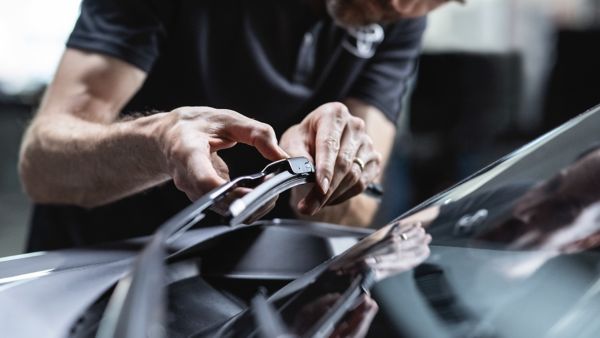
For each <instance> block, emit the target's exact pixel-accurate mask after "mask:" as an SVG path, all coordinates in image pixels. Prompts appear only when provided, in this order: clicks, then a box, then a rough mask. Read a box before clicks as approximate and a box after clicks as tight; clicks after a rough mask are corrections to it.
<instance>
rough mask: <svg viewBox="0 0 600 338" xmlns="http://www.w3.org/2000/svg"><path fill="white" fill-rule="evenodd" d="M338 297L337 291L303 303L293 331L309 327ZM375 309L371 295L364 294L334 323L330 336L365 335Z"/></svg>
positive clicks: (375, 311) (356, 336)
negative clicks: (351, 308)
mask: <svg viewBox="0 0 600 338" xmlns="http://www.w3.org/2000/svg"><path fill="white" fill-rule="evenodd" d="M340 297H341V294H339V293H329V294H326V295H323V296H321V297H319V298H318V299H316V300H315V301H313V302H311V303H309V304H307V305H305V306H304V307H303V308H302V309H301V310H300V311H299V312H298V314H297V315H296V319H295V320H294V331H295V332H304V331H305V330H306V328H308V327H311V326H312V325H313V324H314V323H315V322H317V321H318V320H319V318H321V317H322V316H323V315H324V314H325V313H326V312H327V311H329V310H330V309H331V307H333V306H334V304H335V303H336V302H337V301H338V300H339V299H340ZM377 310H378V307H377V303H375V301H374V300H373V299H372V298H371V297H369V296H366V295H365V296H363V297H361V298H360V300H359V302H358V305H357V306H356V307H355V308H354V309H353V310H351V311H350V312H348V314H347V315H346V316H345V317H344V318H343V319H342V320H341V321H340V322H339V323H338V324H337V325H336V327H335V329H334V330H333V332H332V333H331V335H330V337H353V338H359V337H364V336H366V335H367V332H368V331H369V327H370V326H371V322H372V321H373V318H374V317H375V314H376V313H377Z"/></svg>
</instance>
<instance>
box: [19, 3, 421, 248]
mask: <svg viewBox="0 0 600 338" xmlns="http://www.w3.org/2000/svg"><path fill="white" fill-rule="evenodd" d="M308 2H309V1H307V0H84V1H83V3H82V6H81V15H80V17H79V20H78V21H77V24H76V26H75V28H74V30H73V32H72V34H71V36H70V38H69V40H68V42H67V46H68V47H69V48H75V49H80V50H85V51H91V52H97V53H101V54H106V55H110V56H113V57H116V58H119V59H121V60H123V61H125V62H128V63H130V64H132V65H134V66H136V67H138V68H140V69H142V70H144V71H145V72H147V73H148V78H147V80H146V81H145V83H144V85H143V87H142V88H141V89H140V91H139V92H138V93H137V94H136V95H135V96H134V98H133V99H132V100H131V101H130V102H129V103H128V104H127V106H126V107H125V109H124V110H123V114H130V113H132V112H136V113H139V112H149V111H170V110H172V109H174V108H177V107H180V106H210V107H215V108H228V109H233V110H236V111H238V112H240V113H242V114H244V115H247V116H250V117H252V118H255V119H257V120H260V121H262V122H265V123H268V124H270V125H272V126H273V127H274V128H275V130H276V132H277V133H278V134H279V135H281V134H282V133H283V132H284V131H285V130H286V129H287V128H288V127H290V126H291V125H293V124H295V123H298V122H299V121H300V120H301V119H302V118H303V117H304V116H305V115H306V114H307V113H308V112H310V111H311V110H312V109H314V108H316V107H317V106H319V105H320V104H323V103H325V102H330V101H336V100H343V99H345V98H347V97H355V98H358V99H361V100H363V101H366V102H367V103H370V104H372V105H374V106H375V107H377V108H379V109H380V110H381V111H383V112H384V113H385V114H386V115H387V116H388V117H389V118H390V119H391V120H394V121H395V120H396V117H397V114H398V112H399V111H400V104H401V101H402V96H403V94H404V93H405V91H406V86H405V83H406V81H407V79H408V78H409V77H410V76H411V75H412V74H413V73H414V70H415V64H416V59H417V57H418V53H419V47H420V40H421V35H422V33H423V30H424V28H425V19H424V18H417V19H406V20H402V21H399V22H397V23H395V24H391V25H387V26H385V27H383V28H384V33H385V37H384V39H383V41H382V42H381V43H380V44H378V45H377V44H375V45H374V46H375V47H374V48H375V49H374V50H375V54H374V55H373V56H372V57H366V56H363V57H361V56H360V55H359V56H357V55H355V54H356V53H353V52H352V48H349V47H348V46H350V47H351V46H352V44H355V43H356V42H355V41H354V40H353V39H352V37H351V35H350V34H348V33H347V32H346V30H344V29H342V28H340V27H338V26H336V25H335V24H334V23H333V22H332V20H331V18H330V17H329V16H328V15H327V14H326V12H325V10H324V8H322V9H318V8H313V7H314V6H309V4H308ZM220 155H221V156H222V157H223V158H224V159H225V161H226V162H227V163H228V165H229V167H230V170H231V175H232V176H236V175H239V174H244V173H249V172H255V171H257V170H259V169H261V167H262V165H263V164H264V162H263V160H262V159H261V158H260V156H259V155H258V153H257V152H256V151H254V150H252V149H249V147H245V146H236V147H235V148H234V149H232V150H227V151H223V152H222V153H220ZM128 174H132V173H123V175H128ZM188 203H189V201H188V200H187V199H186V197H185V195H184V194H183V193H181V192H179V191H177V190H176V189H175V188H174V186H173V185H172V184H166V185H163V186H160V187H157V188H154V189H151V190H149V191H147V192H144V193H141V194H138V195H136V196H132V197H129V198H125V199H123V200H121V201H118V202H116V203H112V204H110V205H107V206H103V207H100V208H95V209H92V210H85V209H82V208H77V207H72V206H56V205H52V206H50V205H37V206H36V207H35V210H34V217H33V227H32V232H31V235H30V242H29V249H30V250H41V249H50V248H59V247H68V246H80V245H88V244H92V243H98V242H104V241H110V240H115V239H121V238H126V237H131V236H138V235H143V234H148V233H150V232H152V231H153V230H154V229H155V228H156V227H157V226H159V225H160V224H161V223H162V222H164V221H165V220H166V219H167V218H168V217H170V216H172V215H173V214H174V213H176V212H177V211H179V210H180V209H182V208H183V207H184V206H185V205H186V204H188ZM279 204H280V205H286V204H287V203H285V202H281V201H280V202H279ZM284 209H285V208H284ZM274 215H276V216H286V212H285V211H281V210H280V212H279V213H278V214H274Z"/></svg>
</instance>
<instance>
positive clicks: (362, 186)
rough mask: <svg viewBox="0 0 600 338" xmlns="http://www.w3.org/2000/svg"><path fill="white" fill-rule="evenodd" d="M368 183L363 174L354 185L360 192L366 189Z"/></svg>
mask: <svg viewBox="0 0 600 338" xmlns="http://www.w3.org/2000/svg"><path fill="white" fill-rule="evenodd" d="M368 184H369V182H367V179H366V178H365V177H364V176H360V177H359V179H358V181H357V182H356V184H355V185H356V189H357V190H360V191H361V192H362V191H365V190H366V189H367V185H368Z"/></svg>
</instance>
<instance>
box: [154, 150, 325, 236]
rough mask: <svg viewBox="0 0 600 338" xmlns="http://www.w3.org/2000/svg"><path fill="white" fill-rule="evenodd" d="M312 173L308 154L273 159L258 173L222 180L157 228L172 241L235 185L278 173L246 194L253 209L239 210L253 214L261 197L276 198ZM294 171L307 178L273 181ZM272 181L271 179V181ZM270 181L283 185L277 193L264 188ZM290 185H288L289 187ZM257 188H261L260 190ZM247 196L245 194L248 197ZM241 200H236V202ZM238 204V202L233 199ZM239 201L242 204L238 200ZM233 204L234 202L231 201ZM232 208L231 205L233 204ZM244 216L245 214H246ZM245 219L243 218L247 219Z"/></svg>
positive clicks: (250, 184)
mask: <svg viewBox="0 0 600 338" xmlns="http://www.w3.org/2000/svg"><path fill="white" fill-rule="evenodd" d="M310 173H314V168H313V165H312V163H310V161H309V160H308V159H306V158H305V157H293V158H289V159H285V160H280V161H276V162H272V163H270V164H268V165H267V166H266V167H265V168H264V169H263V170H261V171H260V172H258V173H256V174H252V175H246V176H240V177H238V178H236V179H234V180H232V181H230V182H228V183H225V184H223V185H222V186H220V187H218V188H215V189H213V190H212V191H210V192H209V193H207V194H206V195H204V196H202V197H201V198H200V199H198V200H197V201H195V202H194V203H192V204H191V205H190V206H188V207H187V208H185V209H183V210H182V211H180V212H179V213H177V215H175V216H174V217H172V218H171V219H169V220H168V221H167V222H166V223H164V224H163V225H162V226H161V227H160V228H159V230H158V231H160V232H162V233H163V236H164V237H165V238H167V242H168V243H170V242H172V241H173V240H175V239H176V238H177V237H179V235H180V234H182V233H184V232H185V231H186V230H188V229H189V228H190V227H192V226H193V225H194V224H196V223H198V222H199V221H200V220H202V219H203V218H204V216H205V214H204V211H205V210H206V209H207V208H210V207H211V206H213V205H215V204H217V203H218V202H219V201H221V200H222V199H223V198H225V196H226V195H227V194H228V193H230V192H231V191H232V190H234V189H236V188H241V187H246V188H250V187H255V186H257V185H258V184H259V183H260V182H262V181H263V179H264V178H266V177H267V176H268V175H271V174H276V175H275V177H273V178H271V179H269V180H267V182H265V183H263V184H261V185H259V186H258V187H256V188H255V189H254V190H252V191H251V192H249V193H248V194H247V195H246V196H248V195H250V196H251V197H250V198H245V199H244V201H248V200H249V201H250V202H251V209H246V208H241V209H239V207H238V209H239V210H242V211H243V210H252V211H251V212H249V213H244V215H246V214H247V215H248V216H249V215H250V214H252V212H254V211H256V209H258V208H260V206H262V204H260V203H261V201H264V202H265V203H266V202H267V201H269V200H270V199H271V198H273V197H274V196H275V195H276V194H278V193H281V192H282V191H284V190H286V189H289V188H291V187H293V186H296V185H298V184H302V183H306V182H307V180H306V177H307V176H308V175H310ZM282 174H283V175H284V176H285V175H292V177H291V178H296V177H299V176H302V178H303V179H304V180H303V181H301V180H297V181H296V180H290V179H286V180H284V181H283V183H285V182H288V183H289V182H290V181H293V183H294V184H293V185H292V186H289V187H287V186H280V185H279V184H275V182H271V181H272V180H273V179H276V178H277V179H280V180H281V179H282V178H283V176H280V175H282ZM269 182H270V183H269ZM271 185H273V186H275V187H277V188H281V189H277V190H276V191H274V193H271V192H272V191H271V189H265V188H266V187H270V186H271ZM286 187H287V188H286ZM257 190H258V191H257ZM265 190H266V192H269V193H271V194H270V195H269V196H270V197H269V198H267V199H266V200H265V199H264V198H262V195H261V194H263V193H265ZM246 196H244V197H246ZM237 201H239V200H236V202H237ZM240 203H245V202H240ZM234 204H235V202H234ZM263 204H264V203H263ZM238 205H239V204H238ZM232 206H233V204H232ZM230 210H231V207H230ZM231 215H232V216H234V217H235V216H236V215H238V213H235V214H234V213H231ZM244 219H245V218H244ZM244 219H242V221H243V220H244ZM239 223H241V221H240V222H237V223H235V224H239ZM231 224H234V222H233V221H232V222H231Z"/></svg>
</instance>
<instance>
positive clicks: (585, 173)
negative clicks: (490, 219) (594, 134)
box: [481, 150, 600, 251]
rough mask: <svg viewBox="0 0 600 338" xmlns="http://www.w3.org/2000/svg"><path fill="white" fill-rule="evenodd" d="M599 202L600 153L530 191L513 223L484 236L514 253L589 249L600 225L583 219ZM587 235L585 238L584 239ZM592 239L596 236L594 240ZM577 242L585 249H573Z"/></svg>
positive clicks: (517, 205) (583, 158) (517, 206)
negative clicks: (531, 250)
mask: <svg viewBox="0 0 600 338" xmlns="http://www.w3.org/2000/svg"><path fill="white" fill-rule="evenodd" d="M598 201H600V151H599V150H594V151H591V152H589V153H586V154H584V155H583V156H580V157H579V158H578V159H577V161H575V162H574V163H573V164H571V165H569V166H568V167H566V168H564V169H563V170H561V171H560V172H559V173H558V174H556V175H555V176H554V177H552V178H550V179H548V180H545V181H543V182H541V183H539V184H537V185H535V186H534V187H532V188H531V189H529V190H528V191H527V192H526V193H525V194H524V195H523V196H522V197H521V198H519V199H518V200H517V202H516V203H515V206H514V208H513V211H512V215H511V216H512V217H511V219H510V220H508V221H506V222H504V223H502V224H499V225H498V226H496V227H494V228H493V229H490V230H489V231H487V232H486V233H484V234H483V235H482V236H481V238H482V239H485V240H492V241H493V240H499V241H504V242H507V243H510V246H511V247H512V248H514V249H554V250H560V251H565V248H567V247H568V248H569V249H570V250H569V251H573V250H577V248H578V247H579V248H581V249H580V250H579V251H583V250H585V249H588V248H589V247H588V246H589V242H595V241H590V240H585V238H586V237H588V236H592V235H594V234H595V233H596V232H598V231H599V230H600V222H598V221H597V220H595V219H593V218H590V217H583V216H584V214H585V211H586V210H588V209H589V208H591V207H593V206H594V205H595V204H597V202H598ZM582 235H584V236H582ZM592 237H593V238H595V237H597V236H592ZM575 242H577V243H584V244H586V245H583V246H581V245H573V244H574V243H575Z"/></svg>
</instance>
